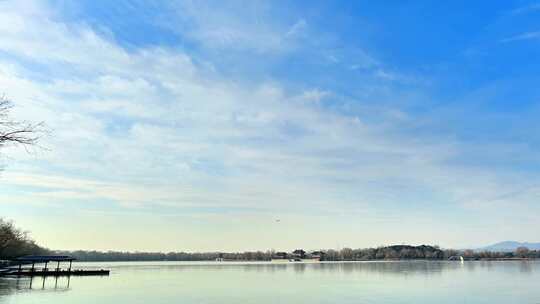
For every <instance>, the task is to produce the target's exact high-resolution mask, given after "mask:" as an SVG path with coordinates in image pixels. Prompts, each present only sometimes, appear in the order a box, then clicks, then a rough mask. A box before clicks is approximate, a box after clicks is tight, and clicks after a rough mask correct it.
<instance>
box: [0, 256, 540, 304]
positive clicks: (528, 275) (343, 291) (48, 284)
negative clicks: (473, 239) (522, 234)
mask: <svg viewBox="0 0 540 304" xmlns="http://www.w3.org/2000/svg"><path fill="white" fill-rule="evenodd" d="M79 266H83V267H90V268H100V267H106V268H109V269H111V275H110V276H109V277H71V278H70V279H69V280H68V278H58V279H57V280H56V279H55V278H53V277H49V278H47V279H45V280H43V279H42V278H34V279H33V280H30V279H28V278H22V279H0V303H55V304H59V303H60V304H61V303H92V304H94V303H103V304H107V303H145V304H146V303H152V304H158V303H188V304H189V303H280V304H283V303H310V304H313V303H385V304H386V303H490V304H494V303H495V304H496V303H505V304H506V303H533V304H540V262H539V261H534V262H465V263H463V264H462V263H459V262H424V261H415V262H358V263H320V264H286V265H276V264H269V263H266V264H264V263H245V264H234V263H182V262H155V263H145V262H139V263H106V264H105V263H96V264H92V263H85V264H79ZM83 267H80V268H83Z"/></svg>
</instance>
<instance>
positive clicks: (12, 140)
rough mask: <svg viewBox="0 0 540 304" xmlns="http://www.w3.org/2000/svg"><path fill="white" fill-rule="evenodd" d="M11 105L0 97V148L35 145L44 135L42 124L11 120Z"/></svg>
mask: <svg viewBox="0 0 540 304" xmlns="http://www.w3.org/2000/svg"><path fill="white" fill-rule="evenodd" d="M12 108H13V103H12V102H11V101H10V100H9V99H7V98H6V97H5V96H0V148H2V147H4V146H6V145H10V144H12V145H13V144H14V145H23V146H25V147H28V146H31V145H35V144H36V143H37V141H38V139H39V138H40V137H41V136H42V135H43V134H44V132H45V129H44V123H43V122H40V123H30V122H27V121H15V120H13V119H11V117H10V112H11V109H12Z"/></svg>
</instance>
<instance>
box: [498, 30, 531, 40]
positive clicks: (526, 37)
mask: <svg viewBox="0 0 540 304" xmlns="http://www.w3.org/2000/svg"><path fill="white" fill-rule="evenodd" d="M539 38H540V31H537V32H526V33H522V34H518V35H515V36H512V37H508V38H505V39H502V40H501V42H502V43H507V42H513V41H520V40H531V39H539Z"/></svg>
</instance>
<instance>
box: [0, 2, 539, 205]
mask: <svg viewBox="0 0 540 304" xmlns="http://www.w3.org/2000/svg"><path fill="white" fill-rule="evenodd" d="M29 3H30V2H29ZM10 4H11V3H7V2H3V3H0V37H2V39H0V51H1V52H3V54H4V55H0V84H1V85H2V86H3V87H2V88H0V90H1V91H5V92H6V93H7V94H8V96H9V97H10V98H12V99H13V100H14V101H15V103H16V105H17V111H16V112H15V113H14V114H15V115H17V117H18V118H21V119H29V120H34V121H41V120H44V121H46V122H47V124H48V125H49V126H50V127H51V129H52V130H53V136H52V137H50V138H47V139H45V140H44V142H43V144H44V145H45V146H47V147H48V148H50V152H44V153H43V154H40V155H39V156H38V157H39V158H38V159H35V157H33V156H26V155H21V152H20V150H14V149H10V150H9V151H8V153H9V156H10V157H11V158H12V159H14V160H15V162H14V163H13V164H12V165H10V167H9V168H8V171H6V172H5V173H4V175H2V178H3V179H4V181H3V182H2V187H3V189H4V190H5V192H3V193H8V192H9V191H8V190H10V189H14V188H17V187H28V188H30V189H34V190H35V189H39V188H42V190H43V189H44V191H37V190H35V191H31V190H30V191H26V192H25V193H18V194H17V198H16V199H14V201H17V202H27V203H28V202H32V201H34V202H35V201H45V202H50V203H51V204H58V202H59V201H61V202H65V203H69V202H71V203H73V202H78V201H93V202H100V201H114V202H115V203H117V204H118V205H121V206H123V208H142V207H150V208H154V207H156V208H159V206H162V207H163V206H167V207H171V208H175V207H176V208H184V207H190V206H202V207H222V208H244V209H249V208H256V209H258V210H263V211H265V212H270V213H277V214H282V213H295V212H296V213H298V212H303V213H305V212H307V211H306V210H309V211H310V212H313V213H318V214H325V213H327V214H335V213H347V214H349V213H354V212H360V213H362V212H363V211H366V212H367V211H369V213H370V214H371V215H372V216H377V215H376V213H378V212H386V211H387V210H388V209H390V208H391V206H396V205H399V206H401V208H402V209H401V211H402V212H404V213H406V212H408V209H407V207H406V206H407V205H408V204H413V205H414V204H432V205H436V204H441V205H443V204H451V206H452V207H455V208H463V207H466V208H472V209H474V206H481V204H482V203H483V202H486V201H491V202H494V200H493V198H494V197H498V196H499V195H500V194H501V193H507V192H512V191H514V190H515V189H517V188H518V187H517V186H516V182H513V181H512V178H511V177H508V176H499V175H497V174H491V172H486V171H484V170H481V169H464V168H458V167H455V166H452V165H450V164H449V162H448V160H449V159H451V158H456V157H459V156H460V155H461V153H463V149H464V147H463V144H462V143H460V142H458V141H457V140H450V139H448V138H432V137H429V136H426V137H423V136H417V135H416V134H407V132H404V130H402V128H403V127H404V126H406V124H408V123H412V121H414V117H410V115H408V114H407V113H404V112H403V111H400V110H399V109H389V108H388V107H387V106H381V107H379V106H378V105H377V103H376V100H375V101H373V100H367V101H366V100H364V101H361V100H354V101H350V102H343V101H341V100H339V99H338V95H339V94H336V93H335V92H329V91H328V90H325V89H323V88H306V89H305V90H303V91H300V92H296V93H294V92H293V93H291V92H290V91H288V90H286V89H285V88H284V86H283V85H282V84H280V83H279V82H276V81H271V82H270V81H269V82H261V83H256V84H245V83H242V82H241V81H234V80H231V79H228V78H227V77H226V76H223V75H220V74H218V73H216V72H215V71H213V70H212V69H211V68H208V66H211V63H209V64H206V63H201V64H199V63H195V62H194V61H193V60H192V59H191V57H190V56H189V55H188V54H187V53H185V52H182V51H180V50H177V49H173V48H158V47H150V48H143V49H138V50H135V51H127V50H125V49H123V48H122V47H120V46H119V45H118V44H117V43H116V42H115V41H113V40H110V39H105V38H103V37H101V36H100V35H98V34H96V33H95V32H94V31H92V29H91V28H89V27H87V26H85V25H82V24H65V23H63V22H61V21H59V20H56V19H55V18H53V17H51V14H52V13H51V12H49V11H48V10H47V9H43V10H41V7H40V6H39V5H36V7H35V8H34V9H29V10H26V9H21V8H20V7H16V6H11V5H10ZM191 9H192V10H196V12H195V11H189V10H188V13H191V14H193V16H191V18H193V19H194V20H195V24H196V28H195V31H194V32H193V35H196V38H197V39H200V41H202V42H203V43H208V44H209V45H210V46H211V47H225V46H227V47H231V46H238V47H242V48H254V49H257V50H260V51H268V50H270V51H271V50H278V49H281V48H282V47H284V44H286V43H288V42H285V41H284V39H285V38H286V37H285V36H296V35H298V34H299V33H300V32H301V31H302V30H304V29H305V27H306V24H307V23H306V22H305V21H303V19H300V20H299V21H298V22H297V23H295V24H293V25H292V26H289V27H287V26H284V27H281V28H280V27H278V29H277V30H276V29H275V28H274V27H273V26H271V25H268V24H264V23H262V24H260V23H257V20H256V19H253V20H251V21H252V22H253V26H252V27H249V28H246V27H245V26H244V23H242V24H237V23H235V22H236V21H235V19H229V18H231V17H230V16H228V15H221V13H220V11H214V10H212V9H211V8H206V9H202V10H200V9H199V7H197V8H191ZM259 48H260V49H259ZM338 55H341V57H339V58H338V57H329V58H334V59H335V61H336V63H337V62H341V61H342V60H343V58H345V59H347V60H345V61H351V60H350V59H351V58H352V59H354V60H353V61H355V62H356V61H358V62H361V63H359V64H358V68H361V67H366V66H368V67H373V66H379V63H376V62H375V61H373V60H371V59H370V58H369V57H368V56H367V55H366V54H365V53H363V52H362V51H360V50H358V51H356V52H352V53H351V54H340V53H339V52H335V54H334V53H332V54H330V55H329V56H338ZM350 57H351V58H350ZM362 62H363V63H362ZM378 73H379V74H378V75H376V76H379V77H382V78H387V79H392V78H393V77H394V74H390V73H388V72H386V71H384V70H382V69H381V70H378ZM396 77H397V76H396ZM325 102H327V103H329V104H331V106H330V107H325V106H324V103H325ZM358 105H361V106H362V107H361V110H357V108H358ZM535 193H536V194H537V192H530V195H521V196H520V197H516V200H517V201H519V202H523V203H525V202H530V201H531V200H533V199H534V198H535V197H536V194H535ZM0 199H2V200H7V199H9V196H8V195H6V194H4V195H3V196H1V197H0ZM433 200H437V202H433ZM377 207H379V208H380V209H377ZM380 210H384V211H380Z"/></svg>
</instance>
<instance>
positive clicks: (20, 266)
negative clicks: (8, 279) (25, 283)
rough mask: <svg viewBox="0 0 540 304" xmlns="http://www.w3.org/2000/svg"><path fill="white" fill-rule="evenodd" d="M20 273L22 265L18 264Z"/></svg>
mask: <svg viewBox="0 0 540 304" xmlns="http://www.w3.org/2000/svg"><path fill="white" fill-rule="evenodd" d="M21 271H22V263H19V272H21Z"/></svg>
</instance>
